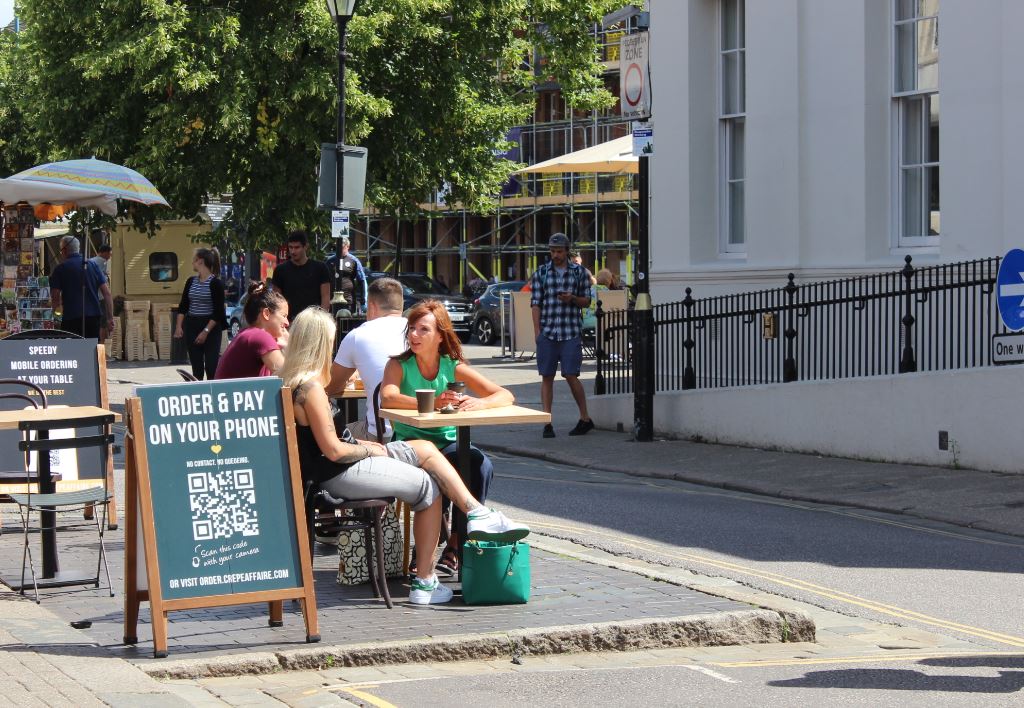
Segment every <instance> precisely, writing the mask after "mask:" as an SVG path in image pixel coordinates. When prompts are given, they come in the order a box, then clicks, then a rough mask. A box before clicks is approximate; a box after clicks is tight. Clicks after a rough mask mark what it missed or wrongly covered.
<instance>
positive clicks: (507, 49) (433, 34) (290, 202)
mask: <svg viewBox="0 0 1024 708" xmlns="http://www.w3.org/2000/svg"><path fill="white" fill-rule="evenodd" d="M624 4H625V3H624V2H623V0H364V1H363V2H362V3H361V5H360V6H359V8H358V12H357V15H356V17H354V18H353V19H352V21H351V23H350V24H349V52H350V55H351V58H350V59H349V62H348V71H347V80H346V94H347V101H346V105H347V111H346V114H347V125H346V129H347V130H346V132H347V135H346V142H348V143H350V144H355V145H364V146H366V147H367V148H368V149H369V160H368V175H367V180H368V186H367V191H368V198H369V199H370V200H371V201H372V202H373V204H374V205H375V206H376V207H377V208H379V209H381V210H382V211H384V212H385V213H391V214H410V213H413V212H414V211H415V209H416V205H417V204H418V203H419V202H421V201H423V200H424V198H425V197H426V195H428V194H429V193H430V191H431V190H433V189H436V188H439V187H440V186H441V185H442V184H446V183H447V184H448V185H450V189H451V197H450V198H451V199H453V200H458V201H461V202H463V203H464V204H466V205H467V206H468V207H470V208H473V209H486V208H488V207H489V206H490V205H491V204H492V195H494V194H496V193H497V191H498V189H499V188H500V185H501V184H502V182H504V181H505V179H507V177H508V172H509V163H508V162H506V161H505V160H503V159H501V158H500V156H499V155H498V153H499V152H500V151H501V150H502V149H503V148H504V147H505V140H504V138H505V135H506V134H507V132H508V130H509V129H510V128H511V127H513V126H514V125H516V124H519V123H523V122H525V121H526V120H527V118H528V116H529V115H530V113H531V111H532V107H533V100H534V95H533V92H532V90H530V89H531V85H532V83H533V82H534V81H537V80H546V79H547V78H548V77H547V76H535V74H534V72H533V70H532V69H531V66H530V62H529V61H528V59H529V58H530V57H531V56H532V51H533V47H534V46H539V47H540V48H541V49H542V50H543V52H544V53H545V54H546V55H547V56H548V57H549V62H548V63H547V65H546V66H545V74H547V75H549V76H553V77H554V78H555V79H556V80H557V81H559V82H560V83H561V85H562V87H563V91H564V93H565V94H566V96H567V97H568V98H569V100H570V102H571V103H572V104H573V105H574V106H576V107H579V108H589V107H593V106H604V105H609V104H610V103H611V102H612V101H613V98H612V97H611V96H610V95H609V94H608V92H607V91H605V90H604V89H603V87H602V83H601V80H600V64H599V63H598V62H597V52H596V47H595V44H594V40H593V39H592V37H590V35H589V30H590V29H591V27H592V26H593V24H594V23H595V22H599V21H600V18H601V16H602V15H604V14H606V13H607V12H610V11H612V10H614V9H617V8H618V7H621V6H622V5H624ZM21 6H22V10H23V12H22V19H23V20H24V26H25V27H26V30H25V32H24V33H23V34H22V35H21V43H22V46H21V47H20V50H19V52H18V53H17V54H16V55H15V56H17V57H20V60H21V61H22V62H23V66H24V67H27V68H29V69H27V70H26V71H25V77H24V82H25V84H26V86H25V87H24V89H23V90H22V91H21V92H20V93H19V94H18V96H17V100H18V103H19V105H20V106H21V107H22V112H23V114H24V115H31V116H32V121H33V126H32V130H33V131H34V133H35V134H36V135H37V136H38V139H39V142H38V148H39V151H40V153H41V154H40V155H39V157H40V158H45V159H64V158H72V157H79V156H82V155H95V156H96V157H99V158H101V159H106V160H110V161H112V162H119V163H122V164H126V165H129V166H131V167H133V168H135V169H137V170H139V171H140V172H142V173H143V174H145V175H147V176H148V177H149V178H150V179H151V180H152V181H153V182H154V184H156V185H157V186H158V188H159V189H160V190H161V191H162V192H163V194H164V195H165V196H166V197H167V198H168V200H169V201H170V202H171V204H173V205H174V207H175V209H176V210H177V211H178V212H179V213H181V214H185V215H192V214H194V213H196V211H197V210H198V209H199V207H200V205H201V204H202V202H203V201H204V199H205V197H206V195H207V194H211V193H218V192H226V191H231V192H232V193H233V203H234V217H235V218H234V223H235V224H236V226H238V227H239V230H240V231H241V232H242V233H243V234H244V235H245V236H246V240H247V241H248V243H247V244H246V245H248V246H250V247H252V246H256V245H260V244H266V243H275V242H278V241H279V240H280V237H281V234H282V233H283V231H284V229H285V228H288V227H294V226H305V227H314V228H316V229H326V224H327V220H326V217H325V215H324V214H323V213H321V212H317V211H316V210H315V208H314V200H315V194H316V174H315V173H316V168H317V165H318V160H319V146H320V143H321V142H333V141H334V133H335V128H336V116H337V113H336V111H337V103H336V101H337V90H336V84H335V81H336V68H337V54H336V53H337V30H336V28H335V26H334V24H333V22H332V21H331V18H330V16H329V15H328V14H327V11H326V8H325V7H324V3H323V1H322V0H244V1H243V0H189V1H186V0H79V1H76V2H72V1H70V0H48V1H46V2H43V1H42V0H24V1H23V2H22V3H21ZM0 54H2V52H0ZM4 68H5V65H4V63H3V58H2V56H0V92H2V91H3V90H5V89H4V85H3V77H4V74H3V72H4ZM0 97H2V94H0ZM14 119H15V120H17V119H18V118H17V117H15V118H14ZM4 120H9V119H8V118H6V117H5V114H4V113H3V112H2V108H0V128H2V127H4V126H5V124H4V123H3V121H4ZM2 134H3V133H0V135H2ZM141 213H145V212H141Z"/></svg>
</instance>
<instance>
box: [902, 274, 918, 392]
mask: <svg viewBox="0 0 1024 708" xmlns="http://www.w3.org/2000/svg"><path fill="white" fill-rule="evenodd" d="M903 260H904V261H905V262H906V265H905V266H903V270H902V271H900V272H901V273H902V274H903V280H904V286H905V287H904V311H903V317H902V319H900V322H901V323H902V324H903V353H902V355H901V356H900V373H901V374H906V373H909V372H911V371H917V359H916V358H915V357H914V340H913V331H914V322H915V321H916V320H915V319H914V309H913V308H914V286H913V280H914V272H915V271H914V266H913V265H911V261H912V260H913V259H912V258H911V257H910V256H907V257H906V258H904V259H903Z"/></svg>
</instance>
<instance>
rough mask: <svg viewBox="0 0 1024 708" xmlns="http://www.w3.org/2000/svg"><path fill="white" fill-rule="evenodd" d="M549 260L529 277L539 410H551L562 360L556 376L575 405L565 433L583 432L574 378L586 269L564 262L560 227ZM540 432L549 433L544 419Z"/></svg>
mask: <svg viewBox="0 0 1024 708" xmlns="http://www.w3.org/2000/svg"><path fill="white" fill-rule="evenodd" d="M548 249H549V250H550V253H551V260H550V261H549V262H547V263H545V264H544V265H542V266H541V267H540V268H538V269H537V270H536V272H534V274H533V278H532V279H531V282H530V293H531V296H530V307H531V308H532V310H533V332H534V334H535V335H536V337H537V371H538V372H539V373H540V375H541V379H542V381H541V387H540V400H541V405H543V407H544V412H545V413H550V412H551V399H552V398H553V396H554V387H555V370H556V369H557V368H558V364H559V362H561V364H562V377H563V378H565V381H566V383H568V384H569V390H570V391H572V397H573V398H574V399H576V406H577V407H578V408H579V409H580V419H579V422H578V423H576V427H575V428H573V429H572V430H570V431H569V435H584V434H586V433H588V432H590V431H591V430H593V429H594V422H593V421H592V420H590V415H588V413H587V396H586V394H585V393H584V392H583V384H581V383H580V367H581V366H582V365H583V340H582V329H581V324H582V314H581V312H580V310H581V309H582V308H584V307H587V306H588V305H589V304H590V276H589V275H588V274H587V270H586V269H585V268H584V267H583V266H581V265H577V264H575V263H570V262H569V238H568V237H567V236H566V235H565V234H562V233H557V234H554V235H552V236H551V238H550V239H549V240H548ZM544 437H546V438H553V437H555V429H554V427H552V425H551V424H550V423H548V424H547V425H545V426H544Z"/></svg>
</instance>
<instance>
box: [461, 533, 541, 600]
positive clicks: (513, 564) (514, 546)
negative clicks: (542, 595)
mask: <svg viewBox="0 0 1024 708" xmlns="http://www.w3.org/2000/svg"><path fill="white" fill-rule="evenodd" d="M529 599H530V546H529V545H528V544H526V543H523V542H522V541H516V542H513V543H504V542H498V541H467V542H466V543H465V545H464V546H463V547H462V600H463V602H465V603H466V604H467V605H522V604H523V603H525V602H527V601H528V600H529Z"/></svg>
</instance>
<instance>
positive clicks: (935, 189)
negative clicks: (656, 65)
mask: <svg viewBox="0 0 1024 708" xmlns="http://www.w3.org/2000/svg"><path fill="white" fill-rule="evenodd" d="M893 17H894V24H893V28H894V32H893V70H894V71H893V124H894V128H895V130H894V135H895V141H894V143H895V144H894V147H895V149H894V151H893V156H894V166H895V170H894V173H895V174H894V179H895V183H896V185H895V186H896V189H895V194H896V203H895V214H894V216H895V218H894V232H895V233H896V235H897V245H898V246H900V247H914V246H931V245H935V244H937V243H938V239H939V233H940V232H941V228H940V220H939V216H940V209H939V202H940V199H939V0H894V13H893Z"/></svg>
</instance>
